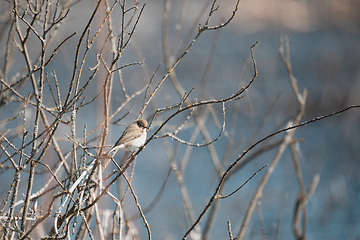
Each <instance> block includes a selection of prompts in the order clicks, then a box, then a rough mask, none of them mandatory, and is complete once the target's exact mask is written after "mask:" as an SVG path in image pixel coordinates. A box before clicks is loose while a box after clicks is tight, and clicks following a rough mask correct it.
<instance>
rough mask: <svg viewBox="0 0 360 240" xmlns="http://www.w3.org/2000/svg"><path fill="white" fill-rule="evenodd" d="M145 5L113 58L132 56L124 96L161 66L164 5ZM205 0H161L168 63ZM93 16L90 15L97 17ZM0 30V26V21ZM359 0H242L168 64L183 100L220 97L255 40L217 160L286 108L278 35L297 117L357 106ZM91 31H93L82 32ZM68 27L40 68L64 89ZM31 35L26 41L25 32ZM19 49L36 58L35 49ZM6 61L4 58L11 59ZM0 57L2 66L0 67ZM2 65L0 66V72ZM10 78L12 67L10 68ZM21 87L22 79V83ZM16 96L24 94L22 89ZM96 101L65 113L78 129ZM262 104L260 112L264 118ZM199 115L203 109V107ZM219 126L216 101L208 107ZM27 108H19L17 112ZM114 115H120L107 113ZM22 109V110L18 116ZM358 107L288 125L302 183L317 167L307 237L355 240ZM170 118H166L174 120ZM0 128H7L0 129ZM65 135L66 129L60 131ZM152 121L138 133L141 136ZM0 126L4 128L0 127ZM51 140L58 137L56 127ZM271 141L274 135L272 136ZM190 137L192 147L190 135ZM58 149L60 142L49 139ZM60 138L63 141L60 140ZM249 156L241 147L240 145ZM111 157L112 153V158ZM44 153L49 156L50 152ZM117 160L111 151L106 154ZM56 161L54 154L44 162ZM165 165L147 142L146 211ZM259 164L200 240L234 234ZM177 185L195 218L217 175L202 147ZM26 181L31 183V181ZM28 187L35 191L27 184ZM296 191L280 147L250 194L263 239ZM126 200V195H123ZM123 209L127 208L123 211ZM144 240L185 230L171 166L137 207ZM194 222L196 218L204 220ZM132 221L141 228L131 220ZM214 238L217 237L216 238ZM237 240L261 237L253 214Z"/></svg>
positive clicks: (75, 17) (71, 19)
mask: <svg viewBox="0 0 360 240" xmlns="http://www.w3.org/2000/svg"><path fill="white" fill-rule="evenodd" d="M139 3H140V5H139V6H142V4H143V3H146V6H145V8H144V12H143V15H142V16H141V18H140V21H139V23H138V26H137V28H136V31H135V34H134V37H133V39H132V41H131V45H130V47H128V48H127V49H126V51H124V52H123V54H122V58H121V60H120V63H122V64H126V63H130V62H135V61H141V60H142V59H144V64H143V66H141V67H129V68H126V69H124V70H123V71H122V77H123V79H124V82H125V83H126V87H127V90H128V92H129V93H133V92H136V91H137V90H139V89H140V88H142V86H143V85H144V80H145V82H148V81H149V79H150V77H151V75H152V74H153V72H154V71H155V69H156V68H157V67H158V65H159V64H160V68H159V71H158V72H157V73H156V76H155V78H154V82H155V83H157V82H159V81H160V79H161V77H162V76H163V75H164V74H165V73H166V69H165V65H164V57H163V40H162V37H163V32H162V27H163V26H162V24H163V13H164V9H165V7H164V6H165V1H162V0H161V1H160V0H152V1H139ZM217 4H218V5H219V10H218V11H216V12H215V13H214V14H213V17H212V19H211V21H210V23H209V25H210V26H214V25H217V24H219V23H220V22H223V21H224V20H226V19H228V18H229V16H230V15H231V13H232V12H233V10H234V7H235V4H236V1H235V0H223V1H219V2H217ZM94 5H95V1H80V2H78V3H76V4H74V5H73V6H72V7H71V11H70V13H69V16H68V18H67V19H66V20H65V21H64V23H63V25H62V26H61V30H60V31H59V32H58V33H57V35H56V38H55V39H54V41H53V42H52V43H51V45H53V46H57V44H59V43H60V42H61V41H62V40H63V39H64V38H66V37H67V36H69V35H70V34H71V33H73V32H75V31H78V32H81V31H82V29H83V27H84V26H85V24H86V22H87V21H88V19H89V16H90V15H91V12H92V11H93V8H94ZM0 6H1V8H2V9H4V10H2V11H3V12H2V17H3V19H6V14H10V13H9V12H6V11H5V9H9V7H10V8H11V5H10V4H9V3H8V2H6V1H2V2H1V4H0ZM210 6H211V1H210V2H209V1H200V0H197V1H171V3H170V4H169V5H168V7H169V20H168V25H167V34H168V41H167V42H168V46H169V49H170V51H169V52H170V53H169V54H170V59H172V61H174V60H175V59H176V58H177V57H178V56H179V53H181V52H182V51H184V49H185V48H184V47H185V46H187V45H188V44H189V43H190V41H191V40H192V39H193V37H194V36H195V34H196V32H197V27H198V24H199V23H200V24H201V25H203V24H204V22H205V21H206V18H207V16H208V11H209V8H210ZM101 14H102V15H101ZM104 16H105V15H104V12H103V11H102V12H101V13H100V14H99V15H97V17H96V18H95V21H94V22H93V23H92V24H93V27H92V29H95V27H98V26H99V25H100V24H101V21H102V19H103V17H104ZM112 17H113V19H112V20H113V23H114V25H115V26H119V24H120V21H121V19H120V16H117V15H115V14H114V15H113V16H112ZM3 26H4V28H3V29H2V33H5V29H6V28H5V26H6V24H5V22H3ZM359 28H360V2H359V1H356V0H344V1H335V0H326V1H325V0H318V1H310V0H302V1H299V0H270V1H264V0H257V1H250V0H242V1H241V2H240V5H239V9H238V11H237V13H236V15H235V17H234V18H233V19H232V21H231V22H230V23H229V24H228V25H227V26H226V27H224V28H221V29H220V30H218V31H207V32H204V33H203V34H202V35H201V36H200V38H199V39H198V40H197V41H196V42H195V44H194V46H193V48H192V49H191V51H190V52H189V53H188V54H187V55H185V57H184V58H183V59H182V61H181V62H180V64H179V65H178V67H177V68H176V69H175V72H176V74H177V78H178V80H179V82H180V83H181V85H182V87H183V88H184V89H185V91H190V90H191V88H193V87H195V89H194V90H193V92H192V94H191V99H199V100H203V99H213V98H215V99H220V98H224V97H226V96H229V95H231V94H233V93H235V92H236V90H237V89H239V86H240V87H242V86H245V85H246V84H247V83H248V82H249V80H250V79H251V78H252V75H253V69H252V62H251V59H250V47H251V46H252V45H253V44H254V43H255V42H256V41H258V45H257V46H256V48H255V50H254V52H255V60H256V62H257V69H258V72H259V74H258V77H257V78H256V80H255V82H254V83H253V85H252V86H251V87H250V89H249V90H248V91H247V92H246V94H244V98H243V99H242V100H240V101H238V103H237V104H238V106H237V107H238V110H237V111H235V110H234V104H235V103H234V102H232V103H228V104H226V106H227V107H229V110H228V112H227V115H226V123H227V125H226V129H227V130H228V129H229V127H230V125H229V124H228V123H229V122H231V118H232V117H233V114H236V128H235V129H236V131H234V132H232V133H230V132H225V134H224V136H223V137H222V138H220V139H219V141H217V142H216V143H215V145H214V146H215V148H216V150H217V153H218V155H219V158H220V159H225V157H224V156H225V155H227V154H229V155H230V156H229V159H228V163H227V164H224V166H225V167H226V166H228V165H229V164H230V163H231V162H232V161H234V160H235V159H236V158H237V157H238V156H239V155H240V154H241V153H242V152H243V151H244V150H246V149H247V148H248V147H249V146H250V145H251V144H252V143H254V142H256V141H257V140H259V139H261V138H263V137H265V136H267V135H268V134H270V133H272V132H273V131H275V130H276V129H281V128H284V127H285V126H286V123H287V121H288V120H289V119H291V117H293V116H294V115H295V114H296V113H297V111H298V105H297V102H296V98H295V95H294V93H293V90H292V88H291V84H290V81H289V78H288V74H287V72H286V69H285V67H284V64H283V63H282V61H281V59H280V57H279V41H280V37H281V36H282V35H287V36H288V38H289V45H290V55H291V63H292V68H293V74H294V76H295V77H296V78H297V81H298V86H299V90H300V92H302V91H303V90H304V89H307V91H308V95H307V101H306V108H305V115H304V117H303V119H302V121H306V120H310V119H312V118H314V117H317V116H321V115H325V114H329V113H332V112H335V111H338V110H340V109H342V108H345V107H347V106H349V105H355V104H357V105H358V104H360V31H359ZM93 31H94V30H93ZM78 37H79V34H78V35H76V37H75V38H72V39H70V41H68V42H67V43H66V47H64V48H62V49H61V50H60V51H59V52H58V54H57V55H56V58H55V59H54V61H53V62H52V63H51V64H50V65H49V66H48V69H47V70H48V71H49V72H50V71H51V69H56V72H57V76H58V79H59V82H60V83H61V89H62V91H64V95H65V93H66V91H67V90H68V89H67V86H68V82H69V79H70V77H71V72H72V67H73V59H74V56H73V53H74V50H75V49H76V44H77V41H78ZM33 38H34V39H33V41H34V42H35V40H36V39H35V37H33ZM105 38H106V35H105V34H104V35H103V36H102V35H100V36H99V38H98V43H97V45H96V47H93V48H92V49H91V52H90V54H89V57H88V60H87V62H86V66H85V68H84V69H86V70H84V72H83V76H84V77H83V78H84V79H86V78H87V77H89V76H90V74H91V71H89V70H87V69H89V68H90V67H93V66H95V65H96V53H97V52H99V51H100V49H101V46H102V45H101V44H100V43H102V40H105ZM5 43H6V38H2V39H1V42H0V44H1V49H0V51H1V52H0V54H1V58H2V59H4V55H5V52H6V49H5V48H4V47H5V46H6V45H5ZM30 52H31V54H34V55H36V54H38V50H37V49H36V47H34V48H32V49H30ZM15 59H16V58H15ZM1 64H2V63H1ZM22 64H23V62H21V61H19V62H15V63H14V64H13V66H12V68H11V70H10V73H9V75H15V73H16V72H18V71H19V70H20V69H22V68H23V66H21V65H22ZM2 67H3V65H1V68H2ZM105 73H106V72H105V70H104V69H103V70H100V71H99V73H98V74H97V79H96V82H94V83H92V85H93V86H92V87H91V88H89V89H88V90H87V91H88V93H87V94H88V95H89V96H91V95H94V94H96V92H97V91H98V90H99V87H100V86H101V84H102V81H101V80H102V78H104V76H105ZM20 75H21V74H20ZM29 86H30V85H29ZM114 89H115V91H114V93H113V96H112V98H113V101H112V104H113V105H112V109H113V110H114V109H116V108H117V106H119V105H120V104H121V103H122V101H124V97H123V95H122V92H121V88H120V85H119V82H118V81H117V82H116V81H114ZM23 94H25V95H26V93H25V92H23ZM179 99H181V97H179V96H178V94H177V93H176V91H175V89H174V87H173V85H172V84H171V82H170V79H167V80H166V82H165V83H164V85H163V86H162V88H161V90H160V91H159V93H158V95H157V96H156V97H155V98H154V101H155V102H156V104H157V107H159V108H160V107H165V106H168V105H170V104H174V103H176V102H178V101H179ZM142 100H143V99H142V98H141V97H140V98H138V99H137V100H136V101H135V105H134V108H133V109H132V114H130V115H128V116H127V117H126V118H125V119H124V120H122V121H121V122H120V124H118V125H116V124H114V125H112V126H111V131H110V132H109V135H108V141H109V144H110V145H111V143H114V142H115V141H116V140H117V138H118V137H119V134H120V133H121V132H122V131H123V130H124V128H125V125H127V124H128V123H130V122H131V121H133V119H134V118H135V116H136V114H137V113H138V111H139V109H140V107H141V104H142ZM101 107H102V105H101V104H100V105H94V104H93V105H90V106H88V107H86V108H84V109H83V110H82V112H79V114H78V119H77V123H78V125H77V131H78V134H79V135H81V134H82V127H83V125H84V124H87V126H88V129H92V128H93V127H95V126H96V125H97V124H98V123H99V122H100V121H101V120H102V118H101V117H99V115H101V113H102V109H101ZM269 109H270V110H271V111H270V114H269ZM1 111H2V112H1V115H2V118H7V117H6V116H7V115H8V114H10V113H11V111H12V106H11V105H8V106H6V107H4V108H2V110H1ZM204 111H205V110H204ZM215 111H216V112H217V113H218V114H219V119H220V122H221V119H222V117H221V106H216V108H215ZM153 113H154V109H152V108H148V109H147V110H146V111H145V117H147V118H151V117H152V114H153ZM29 114H31V113H29ZM122 115H123V114H122V113H120V114H119V117H118V118H120V116H122ZM31 116H33V115H30V118H31ZM359 117H360V110H359V109H353V110H350V111H347V112H345V113H343V114H341V115H339V116H334V117H331V118H327V119H325V120H322V121H319V122H316V123H313V124H310V125H307V126H304V127H301V128H298V129H297V130H296V132H295V138H296V139H298V140H300V141H299V143H298V144H297V147H298V149H299V150H300V151H301V155H300V156H299V157H300V163H301V169H302V173H303V178H304V184H305V189H308V188H309V186H310V184H311V182H312V180H313V177H314V176H315V175H316V174H319V175H320V182H319V185H318V187H317V189H316V191H315V193H314V195H313V196H312V198H311V199H310V200H309V202H308V204H307V233H306V236H307V239H360V228H359V225H360V220H359V219H360V207H359V206H358V203H359V202H360V144H359V143H360V118H359ZM181 120H182V119H175V120H174V121H172V122H170V126H171V124H173V125H176V124H179V122H181ZM7 127H8V126H7ZM206 127H207V128H208V131H209V132H210V135H211V138H212V139H214V138H216V137H217V135H218V133H219V131H220V128H219V126H218V125H217V124H216V121H215V120H213V119H212V118H211V117H208V121H206ZM60 129H61V130H64V132H69V129H68V127H66V126H64V127H61V128H60ZM153 130H154V128H153V129H150V130H149V134H152V132H153ZM1 131H2V132H4V128H2V129H1ZM193 131H194V129H193V128H192V125H191V121H190V124H189V127H188V128H185V129H184V130H183V131H182V132H181V133H180V134H179V137H181V138H182V139H185V140H187V141H188V140H189V139H190V137H191V134H192V133H193ZM226 134H233V136H234V145H233V147H232V149H231V153H230V152H227V151H229V150H228V149H227V138H226ZM58 137H59V139H61V138H63V139H64V138H65V137H64V136H61V135H58ZM274 139H279V137H275V138H274ZM169 142H170V145H171V149H172V150H173V151H174V152H175V153H176V157H175V161H178V162H179V161H181V159H182V158H183V157H184V153H185V151H186V150H187V146H186V145H183V144H181V143H174V141H173V140H170V141H169ZM195 142H200V143H203V139H202V138H201V137H200V136H199V137H197V139H196V141H195ZM61 144H62V146H63V147H64V149H66V147H70V143H66V142H62V143H61ZM67 145H68V146H67ZM276 151H277V149H274V150H271V151H268V152H266V153H265V154H262V155H260V156H259V157H257V158H255V159H254V160H252V161H251V162H249V163H248V164H246V165H245V166H244V167H243V168H241V169H240V170H238V171H237V172H236V173H234V174H233V175H232V176H231V181H230V182H229V183H228V184H227V186H226V188H225V189H224V193H229V192H231V191H233V190H234V189H236V188H237V187H238V186H240V185H241V184H242V183H243V182H244V181H246V179H247V178H249V177H250V176H251V175H252V174H253V173H254V172H256V171H257V170H258V169H259V168H261V167H262V166H263V165H265V164H269V163H271V161H272V159H273V157H274V156H275V153H276ZM250 153H251V152H250ZM118 155H119V154H118ZM51 157H54V156H50V155H49V161H50V162H51V161H52V160H50V159H51ZM118 157H119V158H120V156H118ZM54 161H56V159H54ZM168 170H169V159H168V157H167V155H166V153H165V151H164V145H163V142H162V140H161V139H157V140H154V141H152V142H150V144H149V145H148V146H147V147H146V148H145V149H144V152H143V153H141V154H140V155H139V157H138V159H137V165H136V169H135V177H134V181H133V186H134V188H135V190H136V192H137V195H138V198H139V201H140V204H141V205H142V206H143V207H146V206H147V205H148V204H150V202H151V201H152V200H153V199H154V197H155V195H156V193H157V192H158V191H159V189H161V186H162V184H163V183H164V181H165V179H166V176H167V174H168ZM265 171H266V169H265V170H263V171H262V172H260V173H259V174H258V175H257V176H255V177H254V178H253V179H252V180H251V181H250V182H249V183H248V184H246V185H245V187H244V188H243V189H241V190H240V191H239V192H237V193H236V194H235V195H233V196H232V197H231V198H229V199H224V200H221V203H220V205H219V209H218V212H217V216H216V220H215V222H214V225H213V230H212V231H211V235H210V239H225V238H226V237H227V236H228V235H227V224H226V221H227V220H230V221H231V225H232V228H233V232H234V233H237V231H238V230H239V228H240V225H241V223H242V221H243V218H244V214H245V211H246V209H247V207H248V205H249V201H250V199H251V198H252V196H253V194H254V193H255V191H256V188H257V186H258V184H259V182H260V180H261V178H262V176H263V175H264V173H265ZM0 178H2V181H3V183H4V184H2V186H1V187H0V192H1V193H2V195H1V198H3V197H4V194H5V191H7V189H8V187H9V185H10V182H7V180H6V179H7V178H8V177H7V175H6V173H4V174H1V175H0ZM184 179H185V184H186V185H187V190H188V193H189V196H190V197H191V203H192V205H193V208H194V212H195V215H196V216H197V215H198V214H199V213H200V211H201V210H202V209H203V207H204V205H205V204H206V203H207V201H208V199H209V197H210V196H211V195H212V193H213V191H214V189H215V186H216V185H217V183H218V177H217V173H216V171H215V169H214V166H213V165H212V163H211V160H210V156H209V152H208V151H207V149H206V148H194V149H192V152H191V155H190V157H189V159H188V164H187V167H186V169H185V171H184ZM37 181H39V182H41V181H42V180H41V179H38V180H37ZM39 188H40V187H39ZM298 192H299V187H298V183H297V179H296V176H295V170H294V164H293V162H292V159H291V156H290V152H289V150H286V152H285V154H284V155H283V156H282V158H281V159H280V162H279V164H278V166H277V167H276V168H275V170H274V172H273V174H272V175H271V177H270V179H269V182H268V183H267V185H266V187H265V189H264V193H263V196H262V199H261V213H262V216H263V220H264V222H263V224H264V229H265V233H266V236H267V237H268V238H269V239H274V238H275V236H276V226H277V221H278V218H279V216H281V223H280V233H279V239H292V238H293V232H292V225H291V224H292V218H293V211H294V205H295V201H296V198H297V194H298ZM129 202H131V198H130V199H129ZM131 211H132V212H133V214H135V213H136V209H135V208H134V209H132V210H130V212H131ZM146 217H147V220H148V222H149V224H150V227H151V231H152V235H153V238H154V239H179V238H180V237H182V236H183V234H184V232H185V231H186V230H187V226H186V221H185V216H184V212H183V206H182V201H181V193H180V190H179V187H178V184H177V180H176V177H175V176H174V174H173V173H171V174H170V176H169V179H168V180H167V183H166V185H165V188H164V193H163V195H162V197H161V198H160V200H159V201H158V202H157V204H156V205H155V206H154V207H153V209H152V210H151V211H149V212H148V213H146ZM206 218H207V216H205V218H204V219H203V220H202V221H201V226H204V225H205V223H206ZM136 224H137V226H138V228H139V229H140V231H141V232H142V234H144V236H146V231H145V229H144V227H143V225H142V222H141V220H139V221H138V222H137V223H136ZM225 236H226V237H225ZM246 239H262V234H261V228H260V224H259V218H258V215H257V214H256V213H255V212H254V214H253V216H252V218H251V222H250V226H249V228H248V231H247V235H246Z"/></svg>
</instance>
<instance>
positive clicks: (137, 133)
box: [114, 125, 142, 147]
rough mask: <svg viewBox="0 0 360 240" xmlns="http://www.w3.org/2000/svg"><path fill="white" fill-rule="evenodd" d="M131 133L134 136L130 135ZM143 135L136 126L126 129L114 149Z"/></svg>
mask: <svg viewBox="0 0 360 240" xmlns="http://www.w3.org/2000/svg"><path fill="white" fill-rule="evenodd" d="M129 132H132V134H129ZM141 135H142V131H141V129H138V128H137V127H136V126H133V125H130V126H129V127H128V128H126V129H125V131H124V133H123V134H122V135H121V137H120V138H119V139H118V140H117V141H116V143H115V145H114V147H116V146H119V145H121V144H124V143H127V142H130V141H131V140H134V139H136V138H138V137H140V136H141Z"/></svg>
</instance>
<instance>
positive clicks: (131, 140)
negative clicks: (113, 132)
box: [108, 119, 148, 156]
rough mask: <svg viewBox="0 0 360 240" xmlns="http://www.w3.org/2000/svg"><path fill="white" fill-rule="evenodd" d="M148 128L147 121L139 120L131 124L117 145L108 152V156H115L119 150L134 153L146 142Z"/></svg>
mask: <svg viewBox="0 0 360 240" xmlns="http://www.w3.org/2000/svg"><path fill="white" fill-rule="evenodd" d="M147 127H148V122H147V121H146V120H145V119H139V120H136V121H135V122H133V123H131V124H130V125H129V126H128V127H127V128H126V129H125V130H124V132H123V134H122V135H121V137H120V138H119V139H118V140H117V141H116V143H115V145H114V146H113V147H112V148H111V149H110V150H109V151H108V155H110V156H114V155H115V154H116V152H117V151H118V150H119V149H123V148H126V149H128V150H129V151H133V150H135V149H136V148H139V147H141V146H142V145H143V144H144V143H145V141H146V131H147Z"/></svg>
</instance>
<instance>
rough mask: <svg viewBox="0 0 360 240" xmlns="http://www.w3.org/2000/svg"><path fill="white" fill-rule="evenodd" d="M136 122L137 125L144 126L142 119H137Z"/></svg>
mask: <svg viewBox="0 0 360 240" xmlns="http://www.w3.org/2000/svg"><path fill="white" fill-rule="evenodd" d="M136 123H137V125H138V127H145V126H144V124H143V123H142V121H137V122H136Z"/></svg>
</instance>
